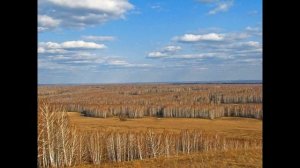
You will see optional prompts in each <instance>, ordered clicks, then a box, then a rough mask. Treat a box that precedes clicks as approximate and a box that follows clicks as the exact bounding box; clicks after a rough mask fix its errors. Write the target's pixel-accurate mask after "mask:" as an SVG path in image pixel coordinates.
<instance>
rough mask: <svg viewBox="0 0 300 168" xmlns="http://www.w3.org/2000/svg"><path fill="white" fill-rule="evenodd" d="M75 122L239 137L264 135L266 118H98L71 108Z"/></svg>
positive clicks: (95, 126) (94, 126)
mask: <svg viewBox="0 0 300 168" xmlns="http://www.w3.org/2000/svg"><path fill="white" fill-rule="evenodd" d="M68 115H69V116H70V120H71V122H73V123H74V124H75V125H76V126H77V127H78V128H79V129H83V130H97V129H103V128H109V129H112V130H118V131H122V130H123V131H124V130H133V131H144V130H146V129H147V128H153V129H155V130H157V131H163V130H166V129H167V130H172V131H175V132H176V131H177V132H179V131H180V130H182V129H190V130H193V129H199V130H204V131H207V132H211V133H219V134H222V135H224V136H226V137H235V138H239V137H240V138H249V139H261V138H262V121H261V120H257V119H252V118H240V117H224V118H218V119H214V120H210V119H201V118H197V119H196V118H156V117H147V118H138V119H127V120H126V121H121V120H120V119H119V118H118V117H112V118H106V119H104V118H94V117H84V116H81V115H80V113H78V112H68Z"/></svg>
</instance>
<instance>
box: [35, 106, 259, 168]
mask: <svg viewBox="0 0 300 168" xmlns="http://www.w3.org/2000/svg"><path fill="white" fill-rule="evenodd" d="M38 119H39V122H38V123H39V125H38V166H39V167H65V166H73V165H78V164H82V163H93V164H101V163H103V162H122V161H131V160H136V159H140V160H142V159H147V158H155V157H161V156H165V157H169V156H172V155H178V154H189V153H193V152H202V151H210V150H228V149H247V148H255V147H261V141H253V140H248V139H228V138H225V137H221V136H218V135H216V134H209V133H205V132H202V131H199V130H181V132H180V133H175V132H170V131H163V132H156V131H155V130H153V129H148V130H147V131H143V132H133V131H123V132H121V131H115V130H111V129H102V130H97V131H80V130H78V129H76V127H74V126H72V125H71V124H70V122H69V120H68V117H67V115H66V113H65V110H64V109H63V108H62V107H61V106H53V105H50V104H48V103H45V102H40V104H39V111H38Z"/></svg>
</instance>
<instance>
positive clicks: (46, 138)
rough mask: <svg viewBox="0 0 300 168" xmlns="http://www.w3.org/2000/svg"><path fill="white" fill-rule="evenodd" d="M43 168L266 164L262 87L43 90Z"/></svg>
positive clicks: (138, 86)
mask: <svg viewBox="0 0 300 168" xmlns="http://www.w3.org/2000/svg"><path fill="white" fill-rule="evenodd" d="M38 99H39V102H38V103H39V108H38V166H39V167H71V166H73V167H74V166H75V167H78V168H79V167H84V168H88V167H178V168H179V167H262V119H263V112H262V85H261V84H106V85H74V86H71V85H70V86H67V85H45V86H39V87H38Z"/></svg>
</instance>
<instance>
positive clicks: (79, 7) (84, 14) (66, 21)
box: [39, 0, 134, 30]
mask: <svg viewBox="0 0 300 168" xmlns="http://www.w3.org/2000/svg"><path fill="white" fill-rule="evenodd" d="M39 1H40V2H39V15H41V16H44V15H45V13H47V14H48V15H50V16H49V17H51V18H52V19H53V20H58V19H60V21H59V24H57V25H56V26H63V27H77V28H85V27H86V26H94V25H97V24H103V23H105V22H107V21H109V20H114V19H120V18H124V17H125V14H126V13H127V12H128V11H129V10H131V9H133V8H134V6H133V5H132V4H131V3H129V2H128V0H80V1H79V0H39ZM48 11H55V12H50V13H49V12H48ZM48 21H49V18H48ZM42 23H43V21H42V20H41V23H40V20H39V24H42ZM52 23H53V22H52ZM42 29H43V28H40V30H42Z"/></svg>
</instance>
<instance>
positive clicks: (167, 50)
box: [162, 46, 181, 52]
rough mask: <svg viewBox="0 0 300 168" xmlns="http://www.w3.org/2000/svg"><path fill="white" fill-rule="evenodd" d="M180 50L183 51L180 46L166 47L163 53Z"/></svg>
mask: <svg viewBox="0 0 300 168" xmlns="http://www.w3.org/2000/svg"><path fill="white" fill-rule="evenodd" d="M179 50H181V47H180V46H166V47H165V48H163V50H162V51H164V52H176V51H179Z"/></svg>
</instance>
